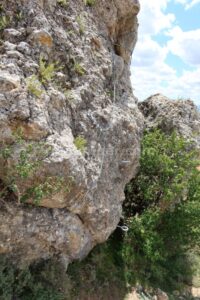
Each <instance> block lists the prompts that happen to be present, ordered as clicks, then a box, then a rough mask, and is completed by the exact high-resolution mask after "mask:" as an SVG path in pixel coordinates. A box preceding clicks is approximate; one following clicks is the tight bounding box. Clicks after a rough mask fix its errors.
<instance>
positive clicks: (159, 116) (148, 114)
mask: <svg viewBox="0 0 200 300" xmlns="http://www.w3.org/2000/svg"><path fill="white" fill-rule="evenodd" d="M139 108H140V110H141V112H142V113H143V114H144V117H145V121H146V126H147V127H148V128H154V127H159V128H160V129H162V131H164V132H172V131H173V130H176V131H177V132H178V133H179V134H180V135H182V136H184V137H185V138H187V139H190V140H193V141H194V142H195V144H196V146H197V147H199V148H200V112H199V111H198V109H197V107H196V106H195V104H194V102H193V101H191V100H176V101H175V100H170V99H169V98H167V97H165V96H163V95H162V94H156V95H153V96H151V97H149V98H148V99H146V100H145V101H144V102H141V103H139Z"/></svg>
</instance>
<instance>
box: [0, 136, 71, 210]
mask: <svg viewBox="0 0 200 300" xmlns="http://www.w3.org/2000/svg"><path fill="white" fill-rule="evenodd" d="M51 151H52V149H51V147H50V146H49V145H47V144H46V143H45V142H27V141H25V139H24V138H23V135H22V133H21V132H20V133H19V132H18V133H17V134H15V135H14V142H13V143H12V144H10V145H6V144H4V143H2V144H0V167H1V172H2V175H3V177H2V182H3V188H2V189H1V190H0V198H1V199H6V197H7V195H8V193H9V191H10V192H13V193H14V194H15V195H16V197H17V202H18V203H20V202H23V203H26V202H27V201H31V202H32V203H34V204H36V205H38V204H39V203H40V201H41V199H42V198H44V197H49V196H51V195H53V194H55V193H58V192H59V191H61V190H62V191H63V192H65V193H68V192H69V190H70V188H71V184H72V182H71V180H69V181H68V182H66V180H65V179H64V178H63V177H62V176H46V177H45V178H43V179H42V178H40V179H39V178H38V177H37V176H36V174H37V171H38V170H39V168H40V167H41V165H42V164H43V162H44V161H45V160H46V159H47V158H48V157H49V156H50V155H51Z"/></svg>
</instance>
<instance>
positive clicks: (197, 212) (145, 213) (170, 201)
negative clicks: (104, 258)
mask: <svg viewBox="0 0 200 300" xmlns="http://www.w3.org/2000/svg"><path fill="white" fill-rule="evenodd" d="M140 163H141V168H140V172H139V174H138V176H137V178H136V179H135V180H132V181H131V183H130V184H129V185H128V186H127V188H126V203H125V213H126V217H127V222H128V223H129V227H130V232H129V234H128V235H127V237H126V239H125V242H124V260H125V263H126V266H127V277H128V281H129V282H133V281H134V280H135V281H137V280H138V281H140V282H142V283H143V284H149V285H154V286H156V285H157V287H161V288H164V289H166V290H167V289H168V290H170V289H173V288H177V286H178V284H179V283H180V282H182V279H183V278H182V277H184V276H186V274H187V275H188V276H189V275H191V274H189V273H190V267H189V266H188V264H187V255H186V254H187V251H188V250H191V249H196V248H197V247H199V246H200V223H199V217H200V172H199V171H198V170H197V169H196V166H197V165H198V163H199V162H198V152H197V151H196V150H194V148H193V146H192V145H191V143H189V142H188V141H186V140H185V139H184V138H182V137H179V136H178V135H177V134H176V133H175V132H174V133H172V134H171V135H169V136H167V135H165V134H164V133H162V132H160V131H159V130H155V131H153V132H148V133H146V134H145V136H144V139H143V142H142V154H141V160H140ZM136 277H137V278H136Z"/></svg>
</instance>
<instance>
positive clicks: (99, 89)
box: [0, 0, 144, 263]
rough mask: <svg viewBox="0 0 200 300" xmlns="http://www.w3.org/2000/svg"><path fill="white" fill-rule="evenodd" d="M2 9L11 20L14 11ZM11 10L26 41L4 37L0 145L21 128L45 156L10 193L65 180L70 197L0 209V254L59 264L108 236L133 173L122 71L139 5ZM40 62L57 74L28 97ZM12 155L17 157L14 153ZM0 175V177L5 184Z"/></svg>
mask: <svg viewBox="0 0 200 300" xmlns="http://www.w3.org/2000/svg"><path fill="white" fill-rule="evenodd" d="M2 1H3V5H4V7H5V9H10V11H13V14H14V9H11V8H12V7H15V1H14V0H10V1H6V0H2ZM18 5H19V7H20V6H21V8H22V7H23V13H24V18H23V20H19V22H18V27H19V28H21V29H20V32H23V33H24V32H26V34H20V32H18V30H17V29H15V28H12V29H9V30H6V31H5V33H4V35H5V39H6V40H8V41H10V42H12V43H13V44H15V45H16V47H17V50H18V51H14V50H12V51H8V52H9V53H4V54H3V55H1V57H0V59H1V67H2V70H4V71H3V75H1V82H2V84H1V93H2V95H3V96H2V97H0V141H4V142H10V141H11V140H12V135H11V133H12V132H13V131H14V130H16V129H18V128H21V129H22V131H23V134H24V138H25V139H26V140H27V142H28V141H29V140H34V141H38V140H45V141H46V142H47V143H48V144H49V145H51V146H52V154H51V156H50V157H49V158H48V159H47V160H46V161H45V162H44V163H43V164H42V166H41V168H40V170H39V171H38V172H37V174H35V175H34V176H35V177H34V178H32V179H31V180H30V181H28V182H26V184H25V181H23V180H20V179H19V180H18V188H19V191H18V192H19V193H22V192H23V191H24V189H26V188H27V187H29V186H31V184H32V183H33V182H34V180H37V181H39V182H40V181H41V182H42V180H43V179H44V178H45V177H46V176H57V175H59V176H62V177H63V178H65V180H66V184H67V180H68V178H69V177H72V178H73V185H72V187H71V189H70V192H69V193H57V194H56V195H54V196H52V197H50V196H49V197H44V198H43V199H42V200H41V201H40V203H39V207H33V206H32V205H30V204H26V205H22V204H21V205H19V204H17V203H16V202H17V201H14V200H12V202H9V203H2V209H1V210H0V231H1V234H2V236H3V238H2V239H1V248H0V249H1V250H0V251H1V253H9V255H10V256H11V257H12V259H13V260H15V261H17V262H19V263H20V262H22V261H24V262H26V263H30V262H32V261H34V260H36V259H40V258H48V257H51V256H53V255H60V256H61V257H62V258H63V261H67V262H68V261H71V260H73V259H77V258H82V257H83V256H85V255H86V254H87V253H88V252H89V251H90V250H91V249H92V247H93V246H94V245H96V244H97V243H101V242H103V241H105V240H106V239H107V238H108V237H109V235H110V234H111V233H112V231H113V230H115V228H116V226H117V224H118V222H119V219H120V217H121V214H122V202H123V199H124V187H125V185H126V183H127V182H129V180H130V179H131V178H133V177H134V176H135V174H136V172H137V169H138V165H139V157H140V139H141V135H142V131H143V123H144V121H143V116H142V114H141V113H140V111H139V110H138V108H137V105H136V102H137V99H136V98H135V97H134V96H133V94H132V88H131V83H130V78H129V77H130V71H129V65H130V59H131V53H132V50H133V48H134V45H135V42H136V39H137V27H138V25H137V13H138V11H139V3H138V1H136V0H134V1H133V0H124V1H119V0H114V1H105V0H104V1H96V4H95V5H94V7H92V8H88V7H86V5H85V4H84V1H69V4H68V6H67V8H65V7H62V6H60V5H56V1H52V0H48V1H44V0H28V1H24V0H19V1H18ZM13 27H14V25H13ZM80 27H83V28H82V33H81V32H80ZM127 32H129V33H130V34H127ZM94 37H95V40H94ZM4 42H5V41H4ZM30 45H31V47H30ZM30 49H31V51H30ZM41 56H42V57H43V58H45V59H46V61H47V64H46V65H48V64H50V63H54V64H55V66H58V69H57V68H56V70H55V73H56V74H55V76H54V78H53V79H52V80H51V81H49V82H46V83H45V85H44V86H42V87H41V89H42V94H41V96H38V97H37V96H34V95H33V94H32V93H31V92H30V90H29V89H28V87H27V77H30V76H32V75H34V74H36V76H37V75H38V70H39V59H40V57H41ZM115 62H116V63H115ZM80 66H82V67H83V69H80ZM80 70H82V72H81V71H80ZM5 74H6V75H5ZM8 93H9V95H8ZM5 99H6V100H7V101H6V100H5ZM77 136H82V137H84V139H85V140H86V142H87V147H86V149H85V152H84V153H82V152H81V151H79V150H78V149H77V148H76V147H75V145H74V141H75V139H76V137H77ZM15 151H16V153H15V157H17V153H19V148H17V147H16V149H15ZM124 162H128V163H124ZM5 173H6V172H2V171H1V172H0V179H1V180H2V181H4V182H5V181H6V174H5Z"/></svg>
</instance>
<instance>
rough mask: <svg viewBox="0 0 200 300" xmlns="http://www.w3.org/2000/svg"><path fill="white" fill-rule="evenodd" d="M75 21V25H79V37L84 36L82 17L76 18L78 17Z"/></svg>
mask: <svg viewBox="0 0 200 300" xmlns="http://www.w3.org/2000/svg"><path fill="white" fill-rule="evenodd" d="M76 21H77V23H78V25H79V32H80V34H81V35H82V34H84V32H85V22H84V19H83V17H82V16H81V15H80V16H78V17H77V18H76Z"/></svg>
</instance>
